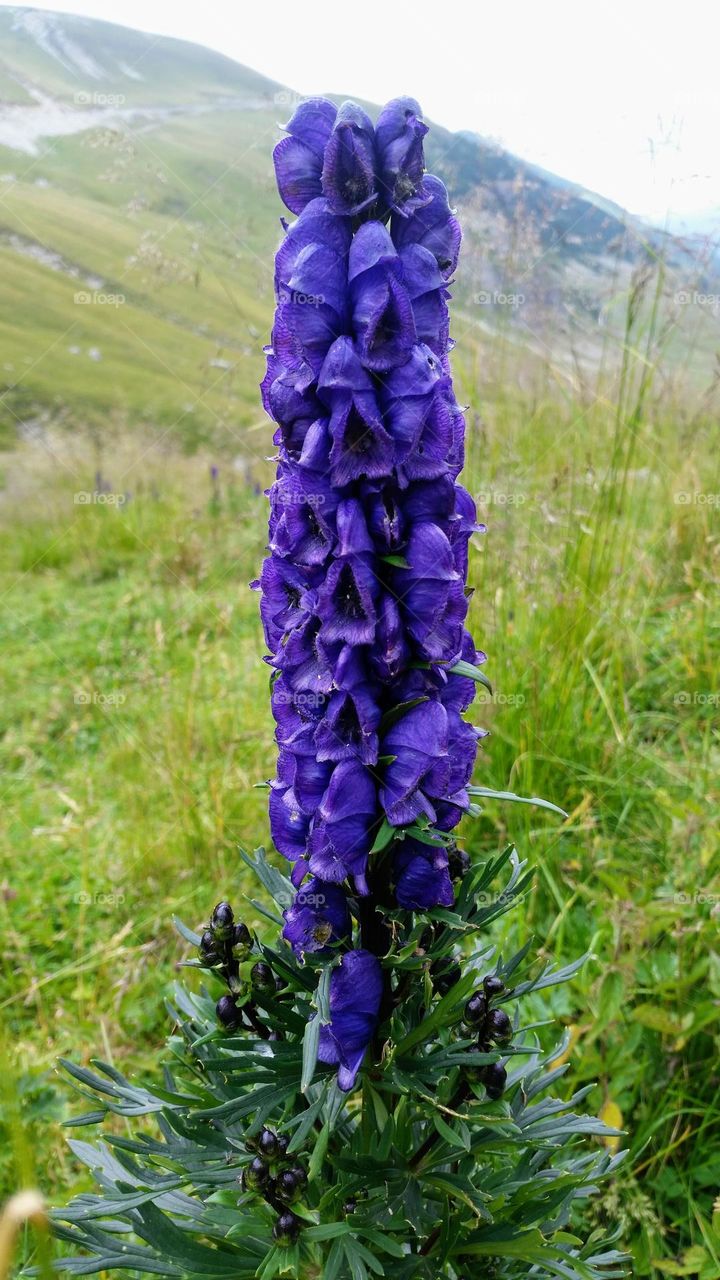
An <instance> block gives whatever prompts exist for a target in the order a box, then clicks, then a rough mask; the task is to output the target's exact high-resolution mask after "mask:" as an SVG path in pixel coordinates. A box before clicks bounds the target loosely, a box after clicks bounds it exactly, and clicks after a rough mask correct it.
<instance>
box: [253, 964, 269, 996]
mask: <svg viewBox="0 0 720 1280" xmlns="http://www.w3.org/2000/svg"><path fill="white" fill-rule="evenodd" d="M250 981H251V983H252V985H253V988H254V990H255V991H258V992H260V993H261V994H262V995H270V993H271V992H273V993H274V991H275V976H274V974H273V971H272V969H271V968H270V965H269V964H266V963H265V961H264V960H258V962H257V964H254V965H253V967H252V969H251V970H250Z"/></svg>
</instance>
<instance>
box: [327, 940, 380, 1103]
mask: <svg viewBox="0 0 720 1280" xmlns="http://www.w3.org/2000/svg"><path fill="white" fill-rule="evenodd" d="M382 991H383V978H382V969H381V968H380V962H379V960H378V959H377V958H376V957H375V956H374V955H372V954H371V953H370V952H369V951H361V950H358V951H348V952H347V954H346V955H344V956H343V958H342V960H341V961H340V964H339V966H338V968H337V969H333V971H332V974H331V977H330V1022H329V1024H328V1025H327V1026H326V1027H322V1028H321V1030H320V1047H319V1050H318V1057H319V1059H320V1061H321V1062H327V1063H332V1064H335V1063H337V1066H338V1076H337V1080H338V1086H339V1088H340V1089H342V1090H344V1091H345V1092H347V1091H348V1090H350V1089H352V1088H353V1087H354V1085H355V1080H356V1078H357V1074H358V1071H359V1070H360V1067H361V1065H362V1060H363V1058H364V1057H365V1051H366V1049H367V1047H368V1045H369V1043H370V1041H371V1039H372V1037H373V1033H374V1031H375V1027H376V1026H377V1020H378V1014H379V1011H380V1001H381V999H382Z"/></svg>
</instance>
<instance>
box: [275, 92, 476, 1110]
mask: <svg viewBox="0 0 720 1280" xmlns="http://www.w3.org/2000/svg"><path fill="white" fill-rule="evenodd" d="M286 131H287V136H286V137H285V138H284V139H283V140H282V141H281V142H280V143H279V144H278V146H277V147H276V149H275V153H274V162H275V170H276V175H277V181H278V187H279V190H280V195H281V197H282V199H283V201H284V202H285V204H286V205H287V207H288V208H289V209H290V210H291V211H292V212H293V213H294V214H296V215H297V218H296V221H294V222H293V223H292V224H291V225H290V226H286V228H285V234H284V238H283V241H282V244H281V246H280V248H279V250H278V253H277V256H276V260H275V292H276V300H277V309H276V313H275V321H274V326H273V331H272V340H271V344H270V346H269V347H267V348H266V353H267V373H266V376H265V378H264V380H263V384H262V395H263V403H264V405H265V408H266V410H267V412H268V413H269V414H270V416H271V417H272V418H273V420H274V421H275V423H276V433H275V437H274V438H275V443H276V445H277V451H278V452H277V475H276V479H275V482H274V484H273V485H272V487H271V489H270V491H269V497H270V522H269V544H268V545H269V555H268V558H267V559H266V561H265V563H264V565H263V569H262V574H261V577H260V583H259V585H260V588H261V591H262V601H261V606H260V608H261V616H262V622H263V626H264V630H265V638H266V642H267V645H268V649H269V654H270V656H269V658H268V662H269V663H270V665H271V666H272V668H273V677H272V695H271V697H272V709H273V714H274V717H275V721H276V740H277V745H278V767H277V775H276V777H275V779H274V780H273V782H272V783H271V793H270V822H271V830H272V836H273V840H274V843H275V845H276V847H277V849H278V850H279V851H280V852H281V853H282V854H284V855H285V857H286V858H288V859H289V861H290V862H291V863H292V864H293V870H292V879H293V882H294V884H295V886H296V888H297V890H298V892H297V898H296V900H295V902H294V903H293V905H292V906H291V907H290V908H289V909H288V910H287V911H286V912H285V927H284V935H285V938H286V939H287V941H288V942H289V943H290V944H291V945H292V946H293V948H294V949H295V950H296V951H297V952H298V953H299V954H303V953H306V952H313V951H315V952H317V951H320V952H323V953H325V952H327V953H328V954H331V952H332V949H333V948H334V949H335V950H338V949H339V950H340V951H342V952H343V956H342V961H341V964H340V965H339V966H338V967H337V968H335V969H334V970H333V975H332V981H331V995H330V1008H331V1014H332V1022H331V1024H330V1026H329V1027H326V1028H323V1031H322V1035H321V1053H320V1056H321V1058H322V1060H323V1061H326V1062H337V1063H338V1065H339V1080H340V1083H341V1087H343V1088H350V1087H351V1086H352V1084H353V1083H354V1079H355V1076H356V1074H357V1071H358V1069H359V1065H360V1063H361V1061H362V1056H363V1052H364V1049H365V1047H366V1045H367V1043H368V1042H369V1040H370V1038H371V1037H372V1033H373V1029H374V1026H375V1023H376V1020H377V1017H378V1011H379V1008H380V1003H381V995H382V971H381V967H380V964H379V961H378V959H377V956H376V955H373V954H372V951H371V950H367V949H366V946H365V938H364V936H361V937H360V944H361V947H360V949H356V950H352V949H350V950H348V948H352V939H353V930H352V916H353V915H359V914H361V912H360V911H359V906H358V904H359V902H360V900H362V899H369V900H370V902H372V901H373V898H374V899H375V900H376V901H377V902H378V904H384V905H387V904H388V903H390V904H392V902H393V901H394V902H395V903H396V904H397V905H398V906H400V907H402V908H406V909H409V910H428V909H431V908H433V907H436V906H450V905H452V903H453V900H454V898H453V887H452V880H451V876H450V871H449V866H448V854H447V848H446V842H445V836H446V833H448V832H450V831H451V830H452V829H453V828H454V827H455V826H456V825H457V823H458V821H459V820H460V817H461V816H462V813H463V812H464V810H465V809H466V808H467V806H468V793H467V790H466V788H467V785H468V782H469V780H470V776H471V773H472V768H473V764H474V760H475V753H476V749H477V739H478V737H479V736H480V731H478V730H476V729H474V728H473V727H472V726H471V725H470V724H468V723H467V721H466V720H464V719H463V713H464V712H465V711H466V710H467V708H468V706H469V704H470V702H471V700H472V697H473V694H474V688H475V685H474V681H473V680H472V679H470V678H468V677H467V676H466V675H464V674H460V673H457V672H454V671H453V670H452V668H453V667H454V666H455V665H456V664H457V663H458V662H459V661H462V662H465V663H468V662H470V663H472V664H476V663H478V662H480V661H482V660H483V655H482V654H479V653H478V652H477V651H476V649H475V645H474V643H473V640H472V638H471V636H470V634H469V633H468V631H467V630H466V627H465V619H466V614H467V608H468V597H467V591H466V580H467V567H468V542H469V539H470V537H471V536H472V534H473V532H475V531H476V530H478V529H480V528H481V527H482V526H479V525H478V524H477V522H476V515H475V507H474V503H473V501H472V498H471V497H470V495H469V494H468V493H467V491H466V490H465V489H464V488H463V487H462V486H461V485H460V484H459V483H458V474H459V472H460V470H461V468H462V465H463V440H464V418H463V414H462V411H461V409H460V408H459V406H458V404H457V402H456V400H455V397H454V394H453V387H452V380H451V376H450V366H449V360H448V354H449V349H450V338H449V320H448V299H449V297H450V295H449V292H448V283H449V280H450V277H451V275H452V273H453V271H454V269H455V266H456V263H457V258H458V252H459V247H460V228H459V225H458V222H457V219H456V218H455V216H454V214H453V213H452V211H451V209H450V207H449V204H448V197H447V192H446V190H445V187H444V186H443V184H442V182H441V181H440V180H439V179H438V178H436V177H434V176H432V175H431V174H427V173H426V172H425V168H424V158H423V138H424V136H425V134H426V132H427V126H426V125H425V124H424V122H423V120H422V115H421V111H420V107H419V106H418V104H417V103H416V102H415V101H414V100H413V99H410V98H399V99H396V100H395V101H393V102H390V103H388V105H387V106H386V107H385V108H384V109H383V110H382V111H381V113H380V116H379V118H378V121H377V123H376V125H374V126H373V123H372V121H371V120H370V119H369V117H368V116H367V114H366V113H365V112H364V111H363V110H362V109H361V108H360V107H359V106H357V105H356V104H355V103H352V102H347V103H344V104H343V105H342V106H341V107H339V108H336V107H335V105H334V104H333V103H331V102H328V101H325V100H324V99H318V98H314V99H309V100H308V101H306V102H303V103H302V104H301V105H300V106H299V107H298V109H297V110H296V112H295V114H294V115H293V117H292V119H291V120H290V122H289V123H288V125H287V126H286ZM389 828H394V829H395V835H394V837H393V836H392V833H391V835H390V839H389V840H380V841H378V833H379V832H381V831H384V832H387V831H388V829H389ZM375 846H377V850H378V851H377V852H376V853H371V850H373V848H374V847H375Z"/></svg>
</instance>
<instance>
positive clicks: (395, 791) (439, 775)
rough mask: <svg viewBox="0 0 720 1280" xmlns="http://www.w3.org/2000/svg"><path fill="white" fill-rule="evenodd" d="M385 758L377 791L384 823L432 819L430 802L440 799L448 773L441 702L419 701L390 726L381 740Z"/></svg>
mask: <svg viewBox="0 0 720 1280" xmlns="http://www.w3.org/2000/svg"><path fill="white" fill-rule="evenodd" d="M381 752H382V755H383V756H389V757H390V762H389V764H388V765H387V768H386V770H385V779H384V782H383V785H382V787H381V789H380V803H381V804H382V807H383V809H384V810H385V814H386V816H387V820H388V822H391V823H392V825H393V826H403V825H405V824H408V823H412V822H415V821H416V819H417V818H419V817H421V816H422V815H425V816H426V817H428V818H429V819H430V821H431V822H432V821H433V820H434V818H435V809H434V806H433V799H434V798H440V797H444V795H445V793H446V788H447V783H448V776H449V771H450V766H449V761H448V719H447V712H446V710H445V708H444V707H443V705H442V703H441V702H432V701H428V702H421V703H420V704H419V705H418V706H416V707H412V708H411V710H410V711H408V712H406V714H405V715H404V716H402V717H401V718H400V720H398V721H397V722H396V724H394V725H393V726H392V728H391V729H390V730H389V732H388V733H387V734H386V736H385V737H384V738H383V740H382V746H381Z"/></svg>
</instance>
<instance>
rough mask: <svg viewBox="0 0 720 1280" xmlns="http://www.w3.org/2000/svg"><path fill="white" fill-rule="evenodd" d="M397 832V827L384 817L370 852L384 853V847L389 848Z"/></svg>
mask: <svg viewBox="0 0 720 1280" xmlns="http://www.w3.org/2000/svg"><path fill="white" fill-rule="evenodd" d="M397 834H398V831H397V828H396V827H393V826H391V825H390V823H389V822H388V820H387V818H383V820H382V822H381V824H380V830H379V831H378V833H377V835H376V837H375V842H374V844H373V847H372V849H371V850H370V853H371V854H373V853H382V851H383V849H387V847H388V845H389V844H392V841H393V840H394V839H395V837H396V835H397Z"/></svg>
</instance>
